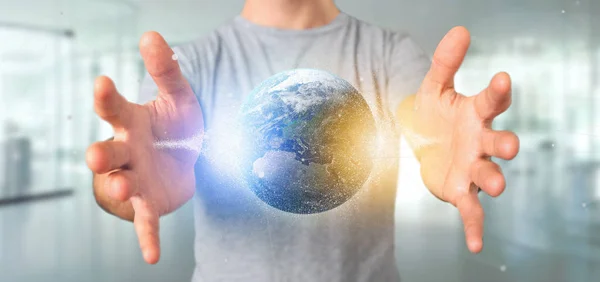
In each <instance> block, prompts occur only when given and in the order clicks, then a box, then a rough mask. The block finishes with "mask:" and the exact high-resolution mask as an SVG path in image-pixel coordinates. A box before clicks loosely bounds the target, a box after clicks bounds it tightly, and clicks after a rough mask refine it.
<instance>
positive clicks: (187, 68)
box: [137, 45, 199, 104]
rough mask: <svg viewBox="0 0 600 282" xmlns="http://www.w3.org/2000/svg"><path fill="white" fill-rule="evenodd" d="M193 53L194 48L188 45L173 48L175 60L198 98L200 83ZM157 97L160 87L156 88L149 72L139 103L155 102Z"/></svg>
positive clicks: (143, 82) (141, 87) (144, 78)
mask: <svg viewBox="0 0 600 282" xmlns="http://www.w3.org/2000/svg"><path fill="white" fill-rule="evenodd" d="M193 51H194V50H193V48H191V47H190V46H187V45H182V46H175V47H173V52H174V53H175V55H176V56H175V59H176V60H177V61H178V63H179V68H180V69H181V73H182V74H183V76H184V77H185V78H186V79H187V81H188V83H189V84H190V86H191V87H192V90H193V91H194V93H195V94H196V96H198V92H197V91H198V87H197V86H198V83H197V81H196V80H197V78H198V77H199V76H198V74H197V68H196V67H194V66H195V65H196V61H195V60H196V59H195V58H196V55H195V54H194V53H193ZM157 95H158V87H157V86H156V83H154V80H152V77H151V76H150V74H149V73H148V72H147V71H146V72H144V77H143V78H142V82H141V84H140V92H139V95H138V101H137V102H138V103H139V104H145V103H147V102H150V101H152V100H155V99H156V96H157Z"/></svg>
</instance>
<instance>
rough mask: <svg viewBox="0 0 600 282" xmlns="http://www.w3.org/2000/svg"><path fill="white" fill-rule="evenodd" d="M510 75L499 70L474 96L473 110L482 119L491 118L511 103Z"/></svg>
mask: <svg viewBox="0 0 600 282" xmlns="http://www.w3.org/2000/svg"><path fill="white" fill-rule="evenodd" d="M510 92H511V80H510V76H509V75H508V74H507V73H505V72H501V73H499V74H496V75H495V76H494V78H492V81H491V82H490V85H489V86H488V87H487V88H486V89H485V90H483V91H482V92H481V93H479V95H477V96H475V110H476V111H477V115H479V117H480V118H481V119H483V120H489V119H493V118H495V117H496V116H498V115H499V114H501V113H503V112H504V111H506V110H507V109H508V107H509V106H510V104H511V93H510Z"/></svg>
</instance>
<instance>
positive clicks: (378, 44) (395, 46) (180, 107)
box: [87, 0, 519, 282]
mask: <svg viewBox="0 0 600 282" xmlns="http://www.w3.org/2000/svg"><path fill="white" fill-rule="evenodd" d="M469 41H470V39H469V33H468V31H467V30H466V29H464V28H462V27H457V28H454V29H452V30H451V31H450V32H449V33H448V34H447V35H446V36H445V37H444V39H443V40H442V41H441V43H440V45H439V46H438V48H437V50H436V52H435V55H434V57H433V62H430V61H429V60H428V58H427V57H426V56H425V54H424V53H423V52H422V51H421V50H420V49H419V48H418V47H417V46H416V44H415V43H414V42H413V41H412V40H411V39H410V38H409V37H408V36H406V35H405V34H402V33H396V32H391V31H386V30H383V29H380V28H377V27H374V26H372V25H369V24H367V23H364V22H361V21H359V20H357V19H355V18H353V17H351V16H349V15H346V14H344V13H342V12H340V11H339V10H338V9H337V7H336V6H335V4H334V3H333V1H332V0H247V1H246V3H245V6H244V8H243V10H242V13H241V15H240V16H238V17H236V18H235V19H233V20H232V21H231V22H229V23H228V24H226V25H224V26H222V27H220V28H219V29H217V30H216V31H214V32H213V33H211V34H210V35H208V36H206V37H204V38H202V39H199V40H197V41H194V42H191V43H189V44H186V45H183V46H178V47H177V48H175V49H174V51H173V50H172V49H171V48H170V47H169V46H168V45H167V43H166V42H165V41H164V40H163V38H162V37H161V36H160V35H159V34H157V33H154V32H149V33H146V34H144V36H143V37H142V40H141V42H140V52H141V54H142V57H143V59H144V62H145V66H146V69H147V71H148V77H147V79H146V81H145V82H144V83H143V85H142V92H141V96H142V98H141V102H143V103H144V104H134V103H130V102H127V101H126V100H125V99H124V98H123V97H122V96H121V95H119V94H118V92H117V90H116V89H115V86H114V84H113V83H112V82H111V81H110V79H109V78H106V77H100V78H98V80H97V82H96V86H95V98H94V101H95V102H94V103H95V111H96V112H97V114H98V115H99V116H100V117H101V118H102V119H104V120H106V121H107V122H109V123H110V124H111V125H112V126H113V128H114V132H115V134H114V139H113V140H109V141H104V142H99V143H96V144H93V145H92V146H91V147H90V148H89V150H88V153H87V163H88V165H89V167H90V169H91V170H92V171H93V172H94V173H95V175H94V176H95V177H94V193H95V196H96V199H97V202H98V204H99V205H100V206H101V207H102V208H104V209H105V210H106V211H107V212H109V213H111V214H113V215H115V216H118V217H120V218H122V219H126V220H130V221H133V223H134V226H135V230H136V232H137V234H138V238H139V242H140V246H141V249H142V252H143V256H144V259H145V260H146V261H147V262H148V263H156V262H157V261H158V259H159V256H160V249H159V236H158V235H159V232H158V230H159V228H158V226H159V217H160V216H162V215H165V214H168V213H170V212H172V211H174V210H176V209H177V208H178V207H180V206H181V205H183V204H184V203H186V202H187V201H188V200H189V199H191V198H192V197H193V196H194V194H195V196H194V197H193V198H194V204H195V205H194V211H195V224H196V243H195V253H196V264H197V267H196V270H195V272H194V278H193V279H194V281H345V282H346V281H376V282H382V281H398V279H399V277H398V273H397V269H396V266H395V259H394V242H393V240H394V234H393V233H394V226H393V225H394V221H393V215H394V201H395V189H396V177H397V169H398V166H397V158H395V157H392V158H381V159H380V160H379V161H377V164H376V165H379V166H378V167H377V169H375V172H374V173H373V175H374V176H373V177H372V178H373V179H374V180H373V181H367V183H366V184H365V185H364V187H363V189H361V192H359V194H357V195H355V196H354V197H353V198H352V199H350V200H349V201H348V202H346V203H345V204H343V205H341V206H339V207H337V208H335V209H332V210H330V211H327V212H323V213H319V214H314V215H295V214H289V213H285V212H281V211H278V210H276V209H274V208H271V207H269V206H267V205H266V204H264V203H262V202H261V201H260V200H258V198H257V197H256V196H254V195H253V194H252V193H251V192H250V189H249V188H248V187H244V186H243V185H242V184H240V182H239V181H237V180H236V178H235V176H232V175H231V173H230V172H229V171H228V164H227V163H224V164H223V163H220V162H219V161H216V162H215V161H214V160H215V159H219V158H218V157H217V158H211V157H210V156H209V153H202V154H200V155H199V153H200V150H199V149H200V148H201V147H202V152H205V151H209V152H211V148H216V147H218V146H219V145H222V143H223V142H224V141H227V138H220V139H219V138H218V136H221V137H222V136H223V135H225V137H226V136H227V129H228V128H229V126H230V125H231V124H232V122H233V121H234V120H235V115H236V113H237V111H238V109H239V107H240V105H241V103H242V101H243V99H244V97H245V96H246V95H247V94H249V92H250V91H251V90H252V89H253V88H254V87H255V86H257V85H258V84H259V83H260V82H262V81H263V80H264V79H266V78H268V77H270V76H271V75H273V74H275V73H278V72H280V71H284V70H289V69H294V68H317V69H323V70H326V71H330V72H332V73H334V74H336V75H338V76H340V77H342V78H344V79H346V80H348V81H349V82H350V83H351V84H352V85H354V86H355V87H356V88H357V89H358V90H359V91H360V92H361V93H362V95H363V97H364V98H365V100H366V101H367V103H368V104H369V106H370V107H371V110H372V112H373V114H374V116H375V118H376V119H377V120H378V127H379V132H382V133H391V132H394V130H395V129H396V128H397V125H400V128H401V130H402V131H404V132H405V133H406V135H405V136H406V137H407V139H408V140H409V143H411V146H412V147H413V148H414V150H415V154H416V156H417V158H418V159H419V161H420V163H421V175H422V177H423V180H424V183H425V184H426V186H427V187H428V189H429V190H430V191H431V192H432V193H433V194H434V195H435V196H436V197H438V198H439V199H441V200H443V201H446V202H449V203H450V204H452V205H454V206H456V207H457V208H458V211H459V212H460V215H461V217H462V220H463V223H464V226H465V235H466V242H467V246H468V248H469V250H470V251H472V252H474V253H477V252H479V251H481V249H482V247H483V241H482V236H483V209H482V207H481V205H480V203H479V199H478V192H479V189H481V190H482V191H484V192H486V193H488V194H489V195H491V196H498V195H500V194H501V193H502V191H503V189H504V186H505V180H504V177H503V175H502V172H501V171H500V168H499V166H498V165H496V164H495V163H493V162H491V161H490V157H491V156H494V157H499V158H503V159H512V158H514V157H515V156H516V154H517V151H518V147H519V141H518V138H517V137H516V135H514V134H513V133H511V132H502V131H494V130H492V129H491V123H492V120H493V118H494V117H495V116H497V115H498V114H500V113H502V112H504V111H505V110H506V109H507V108H508V107H509V104H510V100H511V99H510V84H511V83H510V78H509V76H508V75H507V74H505V73H500V74H498V75H496V76H495V77H494V78H493V79H492V81H491V82H490V85H489V87H487V88H486V89H484V90H483V91H482V92H481V93H479V94H478V95H476V96H473V97H465V96H463V95H461V94H459V93H456V92H455V90H454V75H455V74H456V72H457V71H458V69H459V67H460V64H461V63H462V61H463V59H464V56H465V54H466V52H467V49H468V46H469ZM174 52H175V53H174ZM415 93H416V94H415ZM212 132H217V133H212ZM218 132H225V134H221V135H220V134H219V133H218ZM204 133H207V134H206V135H207V136H204V138H202V136H203V134H204ZM388 135H392V136H395V135H394V134H387V135H386V136H388ZM209 137H210V138H209ZM396 138H397V136H396ZM215 139H216V140H215ZM169 142H171V143H173V142H175V144H177V142H179V143H178V144H183V145H181V146H157V145H156V144H169ZM202 142H204V144H201V143H202ZM386 143H387V144H396V143H397V139H396V140H394V141H393V142H391V143H390V141H389V139H388V140H387V141H386ZM397 150H398V147H397V146H390V148H389V150H388V151H389V152H390V155H391V156H397V154H394V152H395V151H397ZM216 152H217V153H216V154H217V155H220V156H222V157H224V155H226V153H227V148H225V149H224V150H216ZM390 159H391V160H392V161H390ZM394 160H395V161H394ZM229 166H231V164H229Z"/></svg>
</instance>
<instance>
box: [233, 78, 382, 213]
mask: <svg viewBox="0 0 600 282" xmlns="http://www.w3.org/2000/svg"><path fill="white" fill-rule="evenodd" d="M240 122H241V131H242V134H241V135H242V140H243V143H242V149H241V152H242V159H241V161H240V165H241V171H242V174H243V176H244V179H245V180H246V181H247V183H248V186H249V187H250V189H252V191H253V192H254V193H255V194H256V195H257V196H258V197H259V198H260V199H261V200H262V201H264V202H265V203H267V204H268V205H270V206H273V207H275V208H277V209H280V210H283V211H286V212H291V213H299V214H310V213H319V212H324V211H328V210H331V209H333V208H335V207H338V206H340V205H341V204H343V203H345V202H346V201H348V200H349V199H350V198H351V197H352V196H354V195H355V194H356V193H357V192H358V190H360V188H361V187H362V186H363V184H364V183H365V181H366V180H367V178H368V177H369V175H370V173H371V169H372V167H373V156H372V154H373V150H372V149H373V147H374V142H375V136H376V133H377V132H376V127H375V120H374V118H373V115H372V113H371V111H370V109H369V106H368V105H367V103H366V101H365V100H364V98H363V97H362V95H361V94H360V93H359V92H358V91H357V90H356V89H355V88H354V87H353V86H352V85H351V84H350V83H349V82H347V81H345V80H343V79H341V78H339V77H337V76H335V75H333V74H331V73H328V72H325V71H321V70H316V69H295V70H290V71H286V72H282V73H279V74H276V75H274V76H272V77H270V78H269V79H267V80H265V81H264V82H263V83H262V84H260V85H259V86H258V87H256V88H255V89H254V90H253V91H252V93H251V94H250V95H249V96H248V98H247V100H246V101H245V102H244V104H243V106H242V108H241V114H240Z"/></svg>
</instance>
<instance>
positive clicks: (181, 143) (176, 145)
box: [154, 133, 204, 153]
mask: <svg viewBox="0 0 600 282" xmlns="http://www.w3.org/2000/svg"><path fill="white" fill-rule="evenodd" d="M203 140H204V134H202V133H201V134H196V135H194V136H192V137H190V138H186V139H180V140H169V139H167V140H159V141H156V142H154V147H155V148H157V149H183V150H190V151H193V152H195V153H200V151H201V149H202V141H203Z"/></svg>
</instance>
